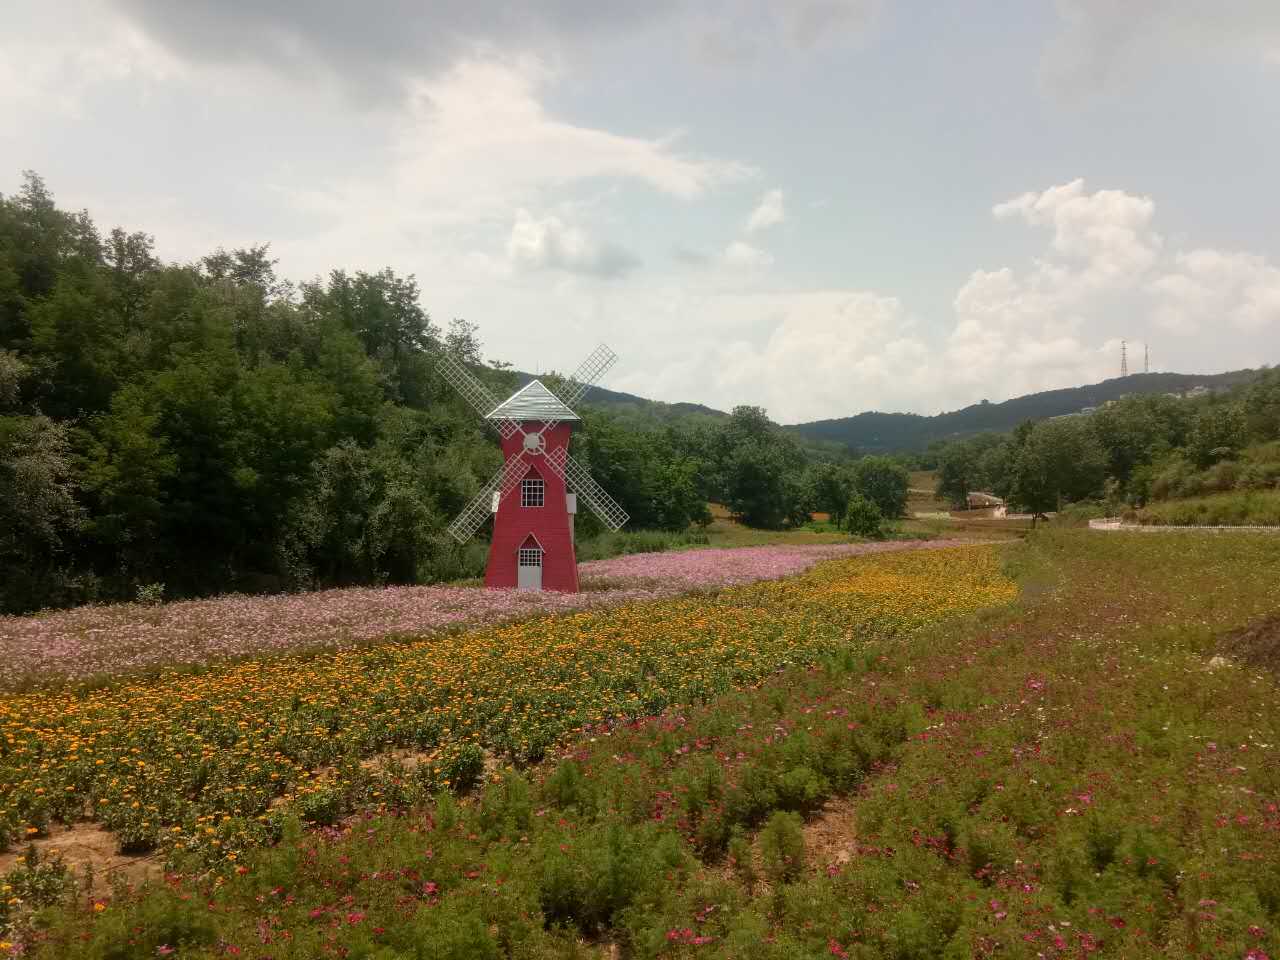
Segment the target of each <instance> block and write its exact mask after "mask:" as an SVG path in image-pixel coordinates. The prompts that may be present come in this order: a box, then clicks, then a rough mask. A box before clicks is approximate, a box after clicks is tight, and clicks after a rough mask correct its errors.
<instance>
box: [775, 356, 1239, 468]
mask: <svg viewBox="0 0 1280 960" xmlns="http://www.w3.org/2000/svg"><path fill="white" fill-rule="evenodd" d="M1255 373H1256V371H1253V370H1235V371H1232V372H1230V373H1218V374H1186V373H1135V374H1130V375H1129V376H1127V377H1116V378H1115V379H1112V380H1104V381H1102V382H1101V383H1094V384H1089V385H1087V386H1082V387H1068V388H1066V389H1063V390H1044V391H1041V392H1040V393H1032V394H1028V395H1026V396H1023V397H1014V398H1013V399H1012V400H1005V401H1002V402H1000V403H989V402H988V401H986V400H983V401H982V402H981V403H974V404H971V405H969V406H967V407H964V408H963V409H960V410H953V411H951V412H949V413H940V414H937V415H936V416H932V417H925V416H920V415H918V414H914V413H881V412H878V411H872V412H867V413H859V414H857V415H856V416H852V417H840V418H838V419H833V420H815V421H813V422H811V423H798V424H796V425H794V426H790V427H787V429H788V430H790V431H793V432H794V433H796V434H798V435H800V436H802V437H805V438H807V439H810V440H815V441H823V442H826V443H832V444H839V445H841V446H844V447H845V448H847V449H849V450H854V451H858V452H860V453H913V452H914V453H921V452H924V451H925V450H926V449H927V448H929V447H930V446H936V445H938V444H942V443H949V442H951V441H954V440H959V439H963V438H965V437H969V436H972V435H974V434H978V433H990V432H994V433H1004V432H1007V431H1009V430H1012V429H1014V428H1015V427H1016V426H1018V424H1020V423H1022V422H1023V421H1026V420H1044V419H1047V418H1049V417H1060V416H1065V415H1067V414H1072V413H1079V412H1080V411H1081V410H1084V409H1086V408H1088V407H1099V406H1102V405H1103V404H1105V403H1107V402H1109V401H1114V400H1119V399H1121V398H1122V397H1126V396H1140V395H1144V394H1161V393H1169V392H1174V393H1182V392H1185V391H1187V390H1190V389H1191V388H1193V387H1197V386H1204V387H1209V388H1211V389H1225V388H1228V387H1232V386H1237V385H1239V384H1242V383H1246V382H1248V381H1249V380H1251V379H1253V376H1254V375H1255Z"/></svg>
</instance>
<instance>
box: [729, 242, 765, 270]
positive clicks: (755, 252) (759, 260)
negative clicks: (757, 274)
mask: <svg viewBox="0 0 1280 960" xmlns="http://www.w3.org/2000/svg"><path fill="white" fill-rule="evenodd" d="M720 259H721V260H723V261H724V263H725V265H726V266H730V267H734V268H738V269H744V270H747V269H757V268H761V267H767V266H769V265H771V264H772V263H773V255H772V254H771V253H769V252H768V251H767V250H761V249H760V248H759V247H753V246H752V245H751V244H749V243H746V242H744V241H742V240H735V241H733V243H731V244H729V246H727V247H725V249H724V254H723V255H722V256H721V258H720Z"/></svg>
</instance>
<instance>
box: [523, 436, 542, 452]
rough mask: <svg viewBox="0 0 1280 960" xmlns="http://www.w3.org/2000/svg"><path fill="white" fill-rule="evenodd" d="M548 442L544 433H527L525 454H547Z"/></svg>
mask: <svg viewBox="0 0 1280 960" xmlns="http://www.w3.org/2000/svg"><path fill="white" fill-rule="evenodd" d="M546 450H547V441H546V438H545V437H543V435H542V431H538V432H537V433H526V434H525V435H524V452H525V453H546Z"/></svg>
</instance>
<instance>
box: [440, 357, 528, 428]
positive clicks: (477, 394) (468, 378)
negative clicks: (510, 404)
mask: <svg viewBox="0 0 1280 960" xmlns="http://www.w3.org/2000/svg"><path fill="white" fill-rule="evenodd" d="M436 367H437V368H438V369H439V370H440V374H441V376H443V377H444V378H445V379H446V380H448V381H449V383H450V385H452V386H453V388H454V389H455V390H457V391H458V392H459V393H460V394H462V397H463V399H464V400H466V401H467V403H469V404H471V406H472V407H474V408H475V409H476V412H477V413H479V414H480V416H482V417H484V418H485V419H486V421H487V422H488V423H491V424H493V427H494V429H495V430H497V431H498V433H499V434H501V435H502V439H503V440H505V439H507V438H508V437H510V436H511V435H512V434H513V433H516V432H518V431H519V430H520V425H519V424H518V423H516V422H515V421H514V420H489V419H488V417H489V414H490V413H492V412H493V410H494V408H495V407H497V405H498V401H497V400H496V399H495V398H494V396H493V394H492V393H490V392H489V388H488V387H486V386H485V385H484V384H483V383H481V382H480V381H479V380H477V379H476V378H475V376H473V375H472V373H471V371H470V370H468V369H467V367H466V364H464V363H463V362H462V361H461V360H459V359H458V358H457V357H455V356H454V355H453V354H452V353H450V352H449V351H448V350H441V351H440V360H439V361H438V362H437V364H436Z"/></svg>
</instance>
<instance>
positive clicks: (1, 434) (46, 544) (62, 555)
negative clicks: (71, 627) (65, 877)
mask: <svg viewBox="0 0 1280 960" xmlns="http://www.w3.org/2000/svg"><path fill="white" fill-rule="evenodd" d="M75 493H76V488H75V482H74V480H73V479H72V462H71V443H70V437H69V431H68V430H67V428H66V427H65V426H63V425H62V424H59V423H55V422H54V421H53V420H50V419H49V418H48V417H44V416H33V417H0V611H3V612H6V613H19V612H22V611H25V610H28V609H31V608H33V607H41V606H48V605H54V604H61V603H67V602H69V601H73V600H77V599H81V596H79V595H77V589H76V588H77V582H76V581H77V577H76V576H75V572H74V569H73V567H72V560H73V557H72V553H71V549H72V547H73V546H74V538H75V537H76V535H77V534H78V533H79V530H80V526H81V523H82V522H83V510H82V509H81V507H80V505H79V503H78V502H77V501H76V495H75Z"/></svg>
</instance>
